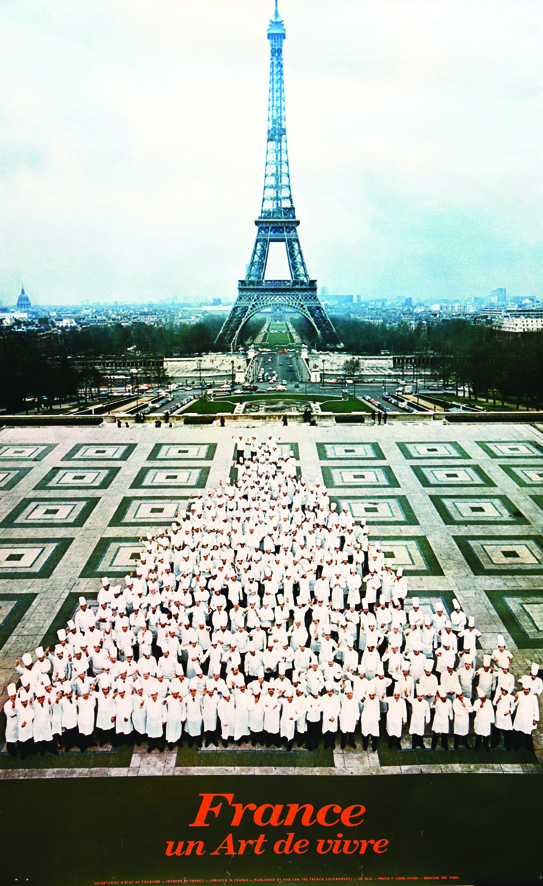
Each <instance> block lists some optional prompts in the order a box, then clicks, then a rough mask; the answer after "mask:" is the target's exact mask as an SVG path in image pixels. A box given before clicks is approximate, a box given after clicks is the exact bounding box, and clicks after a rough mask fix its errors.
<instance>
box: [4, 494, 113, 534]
mask: <svg viewBox="0 0 543 886" xmlns="http://www.w3.org/2000/svg"><path fill="white" fill-rule="evenodd" d="M99 500H100V499H99V498H72V499H66V498H59V499H43V498H41V499H39V498H38V499H33V498H23V499H22V500H21V501H20V502H19V504H18V505H17V507H15V508H14V509H13V510H12V511H10V513H9V514H8V515H7V517H5V518H4V519H3V520H2V522H1V523H0V526H16V527H21V528H28V529H35V528H38V527H42V528H43V527H46V526H73V527H79V526H83V525H84V524H85V523H86V521H87V520H88V518H89V517H90V515H91V513H92V511H93V510H94V508H95V507H96V505H97V504H98V502H99Z"/></svg>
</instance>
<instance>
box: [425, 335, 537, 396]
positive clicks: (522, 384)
mask: <svg viewBox="0 0 543 886" xmlns="http://www.w3.org/2000/svg"><path fill="white" fill-rule="evenodd" d="M430 341H431V349H432V350H433V352H434V353H435V354H438V355H439V360H438V363H437V366H436V373H437V374H438V375H439V376H440V378H441V379H442V380H443V381H444V382H445V383H451V382H452V383H453V384H454V385H456V386H457V387H459V386H462V387H466V388H467V389H468V391H469V395H470V397H474V398H484V399H486V400H489V399H492V400H493V401H494V403H496V401H498V402H499V403H501V405H504V404H505V403H513V404H515V405H516V406H517V407H519V406H520V405H521V404H523V405H525V406H527V407H530V408H535V409H539V408H540V406H541V405H542V404H543V332H533V333H528V334H526V335H505V334H501V333H499V332H496V331H495V330H494V329H492V328H490V327H488V326H478V325H477V326H475V325H473V324H472V323H470V322H469V321H466V320H452V321H450V322H449V323H446V324H440V325H435V326H432V327H430Z"/></svg>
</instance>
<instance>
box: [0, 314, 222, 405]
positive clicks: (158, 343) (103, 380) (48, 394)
mask: <svg viewBox="0 0 543 886" xmlns="http://www.w3.org/2000/svg"><path fill="white" fill-rule="evenodd" d="M220 325H221V321H220V319H216V318H212V319H211V320H210V322H209V323H193V324H183V325H179V326H148V325H146V324H145V323H133V324H130V325H128V326H123V325H122V324H120V323H119V324H112V325H110V326H107V325H104V326H89V327H87V328H84V329H67V330H62V331H59V332H58V335H50V334H45V335H40V334H36V333H34V332H24V331H13V330H9V329H8V330H3V331H2V332H1V333H0V378H2V385H0V409H3V410H4V411H5V412H7V413H8V414H11V413H17V412H23V411H26V410H27V409H29V408H30V409H33V408H36V407H37V408H38V409H40V410H41V409H43V408H46V407H47V408H52V406H53V404H57V405H59V406H60V405H62V404H65V403H77V404H79V403H80V402H82V403H85V402H87V401H88V400H95V399H98V395H99V391H100V387H102V386H104V385H107V384H108V379H107V377H106V376H104V375H103V374H102V373H101V372H100V371H99V369H98V368H96V367H93V366H92V365H91V366H89V367H88V368H86V369H84V370H78V369H77V368H76V367H74V366H73V364H72V361H71V358H72V357H89V358H92V357H97V358H98V357H113V356H122V355H124V354H127V353H131V354H132V355H134V360H136V359H137V357H136V354H138V353H139V354H144V355H146V356H186V355H191V354H194V355H197V354H201V353H207V352H208V351H210V350H212V349H213V343H214V341H215V336H216V335H217V332H218V331H219V329H220ZM129 348H131V349H134V348H135V351H134V350H131V351H130V352H129V351H128V349H129ZM142 381H144V376H143V374H142V375H141V376H140V382H142Z"/></svg>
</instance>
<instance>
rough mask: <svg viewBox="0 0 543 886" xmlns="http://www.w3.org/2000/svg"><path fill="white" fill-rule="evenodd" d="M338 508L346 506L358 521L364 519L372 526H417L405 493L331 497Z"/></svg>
mask: <svg viewBox="0 0 543 886" xmlns="http://www.w3.org/2000/svg"><path fill="white" fill-rule="evenodd" d="M332 501H335V502H336V504H337V507H338V509H339V510H343V508H347V510H348V511H349V513H351V514H352V516H353V517H354V519H355V520H356V521H357V522H359V521H360V520H363V519H366V520H367V522H368V524H371V525H373V526H381V525H383V526H400V525H404V526H418V523H419V521H418V520H417V518H416V516H415V512H414V511H413V508H412V507H411V505H410V504H409V499H408V498H407V496H406V495H373V496H369V495H365V496H358V497H354V496H353V497H349V498H346V497H343V496H337V497H333V498H332Z"/></svg>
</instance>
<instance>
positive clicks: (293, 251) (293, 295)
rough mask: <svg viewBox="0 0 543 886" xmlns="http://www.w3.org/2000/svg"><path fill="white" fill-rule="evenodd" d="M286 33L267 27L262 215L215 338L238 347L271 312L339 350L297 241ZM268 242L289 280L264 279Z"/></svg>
mask: <svg viewBox="0 0 543 886" xmlns="http://www.w3.org/2000/svg"><path fill="white" fill-rule="evenodd" d="M285 38H286V30H285V25H284V23H283V20H282V19H281V17H280V16H279V10H278V8H277V0H275V13H274V16H273V18H272V19H271V21H270V24H269V27H268V40H269V41H270V51H271V55H270V85H269V94H268V135H267V143H266V168H265V172H264V193H263V196H262V208H261V211H260V216H259V217H258V218H257V219H256V220H255V225H256V226H257V233H256V240H255V245H254V248H253V253H252V255H251V261H250V262H249V266H248V269H247V274H246V277H245V279H244V280H239V282H238V296H237V299H236V301H235V303H234V306H233V308H232V310H231V312H230V314H229V316H228V317H227V319H226V321H225V322H224V324H223V326H222V329H221V331H220V332H219V334H218V336H217V341H216V343H217V344H218V345H223V346H224V345H226V346H228V347H233V348H234V347H236V345H237V341H238V337H239V334H240V332H241V329H242V327H243V326H244V325H245V323H247V321H248V320H250V319H251V317H253V316H254V315H255V314H258V313H259V312H260V311H263V310H265V309H266V308H270V307H272V308H273V307H283V308H289V309H290V310H293V311H297V312H298V313H299V314H302V315H303V316H304V317H305V318H306V320H308V321H309V322H310V323H311V325H312V326H313V328H314V329H315V331H316V333H317V335H318V337H319V341H320V343H321V345H323V346H324V347H337V346H340V345H341V342H340V340H339V337H338V334H337V332H336V330H335V329H334V327H333V325H332V322H331V320H330V318H329V317H328V314H327V313H326V311H325V309H324V307H323V305H322V304H321V302H320V300H319V297H318V295H317V281H316V280H311V279H310V277H309V274H308V271H307V267H306V264H305V261H304V257H303V253H302V247H301V245H300V239H299V237H298V230H297V229H298V225H299V224H300V222H299V220H298V219H297V218H296V211H295V209H294V203H293V201H292V191H291V187H290V171H289V163H288V151H287V127H286V116H285V84H284V78H283V42H284V40H285ZM270 243H282V244H283V245H284V247H285V249H286V255H287V259H288V266H289V271H290V279H288V280H266V279H265V274H266V265H267V263H268V256H269V250H270Z"/></svg>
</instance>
